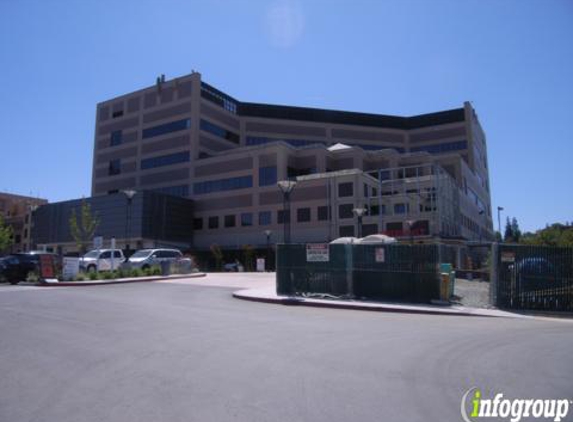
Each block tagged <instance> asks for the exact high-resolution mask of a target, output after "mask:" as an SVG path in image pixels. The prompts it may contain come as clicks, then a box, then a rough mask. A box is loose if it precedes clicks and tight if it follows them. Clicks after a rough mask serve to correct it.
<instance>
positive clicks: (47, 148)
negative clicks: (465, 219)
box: [0, 0, 573, 231]
mask: <svg viewBox="0 0 573 422" xmlns="http://www.w3.org/2000/svg"><path fill="white" fill-rule="evenodd" d="M191 70H196V71H199V72H200V73H201V74H202V78H203V80H204V81H206V82H208V83H210V84H212V85H214V86H216V87H217V88H219V89H221V90H222V91H224V92H226V93H228V94H229V95H231V96H233V97H235V98H237V99H239V100H242V101H248V102H262V103H271V104H284V105H294V106H306V107H318V108H327V109H338V110H349V111H359V112H368V113H379V114H387V115H400V116H410V115H416V114H423V113H431V112H435V111H440V110H447V109H452V108H459V107H461V106H462V105H463V102H464V101H471V102H472V104H473V106H474V107H475V109H476V111H477V114H478V116H479V120H480V122H481V125H482V126H483V128H484V131H485V133H486V136H487V143H488V159H489V170H490V180H491V191H492V192H491V193H492V201H493V202H492V210H493V212H494V216H495V213H496V209H497V206H502V207H504V211H503V213H502V219H504V218H505V216H511V217H516V218H517V220H518V222H519V224H520V227H521V228H522V230H524V231H531V230H536V229H539V228H543V227H544V226H545V225H546V224H548V223H553V222H565V221H573V187H572V181H573V176H572V175H573V172H572V169H571V166H573V0H518V1H512V0H451V1H449V0H448V1H446V0H432V1H429V0H419V1H414V0H402V1H398V0H396V1H375V0H372V1H361V0H347V1H342V0H316V1H313V0H308V1H297V0H269V1H262V0H249V1H247V0H245V1H223V0H212V1H182V0H178V1H169V0H162V1H155V2H154V1H146V0H133V1H132V0H122V1H119V0H114V1H110V0H97V1H90V0H76V1H59V0H50V1H45V0H39V1H32V0H0V81H1V83H0V146H1V155H0V191H4V192H11V193H17V194H22V195H30V194H31V195H32V196H40V197H43V198H46V199H48V200H49V201H51V202H56V201H61V200H67V199H74V198H78V197H81V196H89V195H90V189H91V167H92V158H93V138H94V127H95V114H96V104H97V103H98V102H100V101H104V100H107V99H110V98H113V97H115V96H118V95H121V94H125V93H129V92H131V91H134V90H137V89H141V88H144V87H147V86H150V85H153V84H154V83H155V78H156V77H157V76H158V75H160V74H165V75H166V78H167V79H171V78H173V77H176V76H182V75H185V74H188V73H190V72H191ZM495 220H496V218H494V221H495ZM502 224H503V221H502ZM495 228H496V229H497V224H495Z"/></svg>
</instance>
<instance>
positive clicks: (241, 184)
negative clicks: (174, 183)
mask: <svg viewBox="0 0 573 422" xmlns="http://www.w3.org/2000/svg"><path fill="white" fill-rule="evenodd" d="M252 187H253V176H240V177H231V178H229V179H219V180H209V181H206V182H197V183H194V184H193V192H194V193H195V195H202V194H207V193H214V192H224V191H229V190H237V189H246V188H252Z"/></svg>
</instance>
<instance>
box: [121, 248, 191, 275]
mask: <svg viewBox="0 0 573 422" xmlns="http://www.w3.org/2000/svg"><path fill="white" fill-rule="evenodd" d="M182 258H183V254H182V253H181V252H180V251H178V250H177V249H141V250H139V251H137V252H135V253H134V254H133V255H131V256H130V257H129V259H128V260H127V261H126V262H127V264H128V265H129V266H130V267H131V268H141V269H142V270H145V269H147V268H150V267H153V266H155V265H157V266H159V265H161V263H162V262H176V261H178V260H181V259H182Z"/></svg>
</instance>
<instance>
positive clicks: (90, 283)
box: [37, 273, 207, 287]
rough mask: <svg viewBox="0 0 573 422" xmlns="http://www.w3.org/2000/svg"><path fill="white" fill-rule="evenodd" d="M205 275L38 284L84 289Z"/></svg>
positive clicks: (41, 285) (194, 275) (39, 285)
mask: <svg viewBox="0 0 573 422" xmlns="http://www.w3.org/2000/svg"><path fill="white" fill-rule="evenodd" d="M206 275H207V274H205V273H196V274H187V275H181V276H177V277H141V278H137V279H133V280H104V281H87V282H84V281H76V282H73V281H63V282H59V283H41V284H37V286H38V287H83V286H107V285H110V284H129V283H145V282H151V281H162V280H178V279H181V278H199V277H205V276H206Z"/></svg>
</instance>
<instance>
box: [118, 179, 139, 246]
mask: <svg viewBox="0 0 573 422" xmlns="http://www.w3.org/2000/svg"><path fill="white" fill-rule="evenodd" d="M122 192H123V193H124V194H125V196H126V197H127V208H126V209H125V251H126V254H129V250H130V248H129V243H128V241H129V236H131V201H132V200H133V197H134V196H135V194H136V193H137V191H135V190H133V189H127V190H124V191H122Z"/></svg>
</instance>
